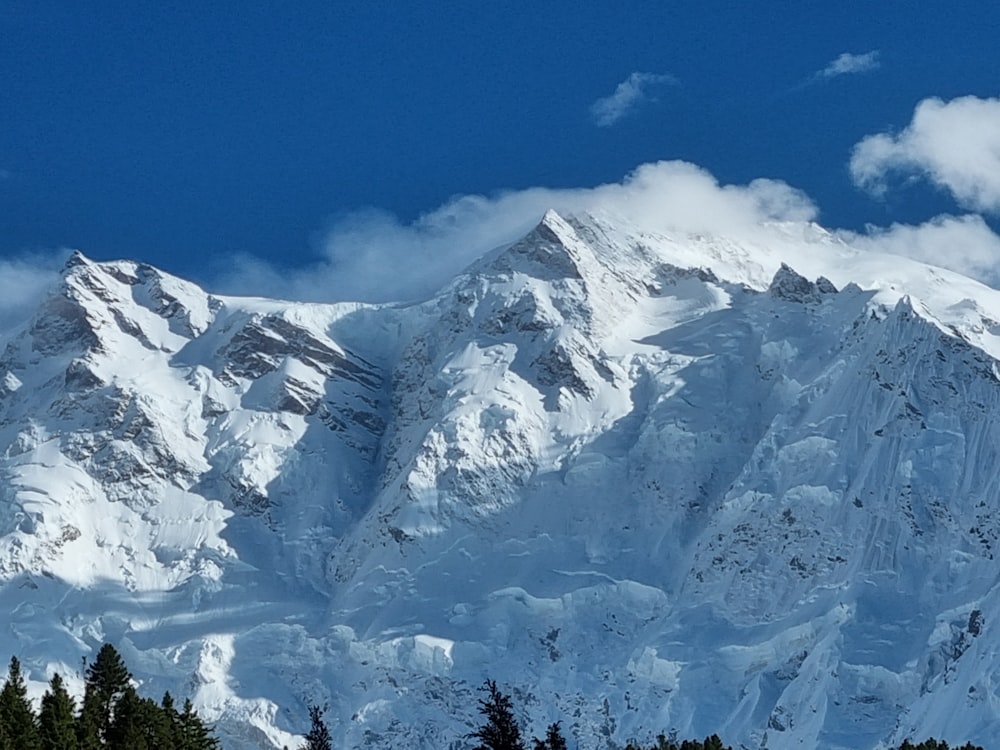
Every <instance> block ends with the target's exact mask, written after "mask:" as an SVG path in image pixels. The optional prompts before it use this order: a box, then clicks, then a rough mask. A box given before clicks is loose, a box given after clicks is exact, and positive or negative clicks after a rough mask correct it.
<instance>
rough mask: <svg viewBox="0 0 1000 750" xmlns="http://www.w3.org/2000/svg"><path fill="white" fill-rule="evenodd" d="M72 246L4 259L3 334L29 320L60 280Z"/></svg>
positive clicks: (0, 285) (0, 267)
mask: <svg viewBox="0 0 1000 750" xmlns="http://www.w3.org/2000/svg"><path fill="white" fill-rule="evenodd" d="M67 257H69V251H68V250H58V251H56V252H54V253H41V252H40V253H32V254H24V255H21V256H18V257H14V258H9V259H4V260H2V261H0V337H2V336H6V335H7V334H8V333H10V332H11V331H12V330H13V329H14V328H16V327H17V326H18V325H20V324H21V323H23V322H25V321H26V320H27V319H28V318H29V317H30V316H31V315H32V314H33V313H34V312H35V311H36V310H37V309H38V304H39V302H40V301H41V299H42V297H43V296H44V295H45V293H46V292H47V291H48V290H49V289H50V288H52V287H53V286H54V285H55V284H56V282H57V281H58V280H59V270H60V268H61V267H62V266H63V265H64V264H65V262H66V258H67Z"/></svg>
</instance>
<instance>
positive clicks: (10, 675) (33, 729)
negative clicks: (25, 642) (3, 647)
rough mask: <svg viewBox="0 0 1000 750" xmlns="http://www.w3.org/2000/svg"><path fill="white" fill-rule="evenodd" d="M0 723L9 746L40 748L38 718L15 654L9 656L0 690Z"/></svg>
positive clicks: (23, 749)
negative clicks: (29, 699) (32, 706)
mask: <svg viewBox="0 0 1000 750" xmlns="http://www.w3.org/2000/svg"><path fill="white" fill-rule="evenodd" d="M0 724H2V725H3V728H4V731H5V734H6V735H7V741H8V742H9V743H10V746H11V747H16V748H17V750H40V748H41V739H40V737H39V735H38V719H37V718H36V717H35V712H34V711H33V710H32V708H31V703H30V702H29V701H28V688H27V686H26V685H25V684H24V677H23V675H22V674H21V662H20V661H18V659H17V657H16V656H12V657H11V658H10V668H9V669H8V671H7V681H6V682H5V683H4V686H3V689H2V690H0Z"/></svg>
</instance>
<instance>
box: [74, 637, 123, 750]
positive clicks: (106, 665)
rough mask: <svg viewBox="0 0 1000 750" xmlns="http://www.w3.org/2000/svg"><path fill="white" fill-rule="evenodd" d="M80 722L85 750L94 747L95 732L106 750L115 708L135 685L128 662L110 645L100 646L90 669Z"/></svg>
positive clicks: (87, 674) (88, 669) (87, 673)
mask: <svg viewBox="0 0 1000 750" xmlns="http://www.w3.org/2000/svg"><path fill="white" fill-rule="evenodd" d="M85 677H86V682H85V687H84V693H83V709H82V712H81V719H82V720H84V722H85V723H86V725H87V726H86V727H84V731H85V733H86V735H87V736H86V737H84V738H82V739H84V740H85V743H84V744H83V748H84V750H90V748H92V747H93V739H94V738H93V737H92V736H91V735H92V734H93V728H94V727H96V729H97V737H96V739H97V740H98V741H99V743H100V745H99V746H107V745H108V740H109V737H110V736H111V726H112V723H113V722H114V712H115V706H116V705H117V704H118V701H119V700H121V698H122V696H123V695H125V692H126V690H128V689H129V687H130V683H131V682H132V675H131V674H130V673H129V671H128V668H127V667H126V666H125V662H124V661H123V660H122V657H121V656H120V655H119V653H118V651H116V650H115V647H114V646H112V645H111V644H110V643H105V644H104V645H103V646H101V650H100V651H98V652H97V656H96V658H95V659H94V661H93V663H91V664H90V666H88V667H87V671H86V675H85Z"/></svg>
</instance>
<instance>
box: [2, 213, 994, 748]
mask: <svg viewBox="0 0 1000 750" xmlns="http://www.w3.org/2000/svg"><path fill="white" fill-rule="evenodd" d="M998 321H1000V292H997V291H995V290H993V289H990V288H988V287H985V286H982V285H980V284H978V283H976V282H974V281H971V280H969V279H967V278H964V277H961V276H958V275H956V274H953V273H950V272H948V271H944V270H942V269H939V268H934V267H931V266H927V265H922V264H919V263H916V262H914V261H909V260H906V259H904V258H899V257H894V256H880V255H877V254H874V253H862V252H859V251H857V250H854V249H852V248H850V247H848V246H847V245H845V244H843V243H842V242H841V241H839V240H838V239H837V238H836V237H833V236H831V235H829V234H827V233H826V232H824V231H823V230H822V229H820V228H819V227H816V226H814V225H804V224H788V225H774V226H768V227H762V228H761V232H760V234H759V236H758V237H756V238H755V239H753V240H746V239H744V240H742V241H740V242H736V241H734V240H732V239H727V238H723V237H704V236H687V235H677V236H664V235H653V234H649V233H646V232H642V231H640V230H638V229H636V228H634V227H629V226H626V225H625V224H624V223H623V222H621V221H620V220H617V219H614V218H611V217H608V216H596V217H595V216H589V215H588V216H580V217H576V218H562V217H560V216H558V215H556V214H554V213H551V212H550V213H549V214H547V215H546V216H545V217H544V219H543V220H542V222H541V223H540V224H539V225H538V227H537V228H536V229H535V230H534V231H532V232H531V233H530V234H528V235H527V236H526V237H524V238H523V239H522V240H520V241H518V242H516V243H514V244H513V245H511V246H509V247H504V248H500V249H498V250H497V251H495V252H493V253H492V254H490V255H488V256H487V257H484V258H483V259H481V260H480V261H479V262H478V263H477V264H475V265H474V266H472V267H471V268H469V269H468V270H467V271H466V272H465V273H463V274H461V275H460V276H459V277H457V278H456V279H454V280H453V281H452V282H451V283H450V284H449V285H448V286H447V287H446V288H444V289H443V290H441V291H440V292H439V293H438V294H437V295H436V296H434V297H433V298H431V299H429V300H427V301H425V302H422V303H420V304H412V305H381V306H378V305H359V304H340V305H317V304H299V303H290V302H280V301H273V300H264V299H238V298H228V297H220V296H215V295H211V294H208V293H206V292H204V291H202V290H201V289H199V288H197V287H196V286H194V285H192V284H190V283H187V282H184V281H182V280H180V279H176V278H173V277H171V276H169V275H167V274H164V273H161V272H160V271H157V270H156V269H154V268H151V267H148V266H145V265H141V264H136V263H132V262H124V261H123V262H115V263H95V262H91V261H89V260H87V259H85V258H83V257H82V256H79V255H77V256H74V258H73V259H72V260H71V261H70V262H69V264H68V265H67V267H66V269H65V272H64V275H63V280H62V283H61V286H60V287H59V288H58V289H56V290H55V291H53V293H52V294H51V295H50V296H49V297H48V298H47V299H46V300H44V301H42V302H41V303H40V305H39V307H38V311H37V313H36V314H35V315H34V317H33V318H32V320H31V321H30V323H29V324H27V325H26V326H25V327H24V329H23V330H21V331H20V332H19V333H17V334H16V335H14V336H13V337H12V338H10V340H9V341H8V342H6V346H5V349H4V351H3V355H2V358H0V472H2V476H3V482H2V484H0V490H2V492H3V498H2V503H0V581H2V588H0V613H2V614H0V620H2V624H3V629H2V632H3V633H4V637H3V638H2V639H0V645H2V646H3V647H4V648H5V650H6V652H7V653H15V654H17V655H18V656H20V657H21V658H22V661H23V662H24V665H25V668H26V670H27V672H28V673H29V676H30V678H31V680H32V687H33V688H34V690H35V691H36V693H38V692H40V691H41V689H42V687H43V683H44V682H45V681H46V680H47V678H48V675H49V674H51V672H52V671H53V670H59V671H61V672H62V673H63V674H64V675H65V676H67V677H69V678H70V679H69V681H70V683H71V685H72V683H73V680H74V679H76V681H77V685H78V684H79V679H80V678H79V674H78V672H79V669H80V666H79V665H80V659H81V656H88V655H91V654H92V653H93V651H94V649H95V646H97V645H99V644H100V643H101V642H103V641H109V642H111V643H113V644H114V645H115V646H116V647H117V648H119V650H120V651H121V652H122V654H123V655H124V657H125V659H126V661H127V662H128V664H129V666H130V667H131V668H132V669H133V671H134V672H135V674H136V677H137V679H139V680H140V681H141V683H142V689H143V692H145V693H146V694H149V695H159V694H160V693H161V692H162V691H163V690H165V689H169V690H171V691H172V692H174V693H175V694H177V695H180V696H185V695H191V696H192V698H193V699H194V701H195V705H196V706H197V707H198V708H199V710H201V711H202V713H203V715H205V716H206V717H207V718H208V719H210V720H212V721H215V722H217V726H218V727H219V731H220V733H221V734H222V735H224V737H225V742H226V746H227V747H228V748H232V749H233V750H244V749H249V748H271V747H281V746H282V745H283V744H288V745H290V746H293V745H294V744H295V742H296V738H295V736H294V735H295V734H297V733H301V732H303V731H304V730H305V728H306V725H307V718H306V710H305V708H306V705H307V704H309V703H318V704H324V703H328V704H329V712H328V714H327V717H328V719H329V720H330V724H331V729H332V730H333V733H334V735H335V737H336V738H337V744H338V746H344V747H361V746H367V747H373V748H380V747H389V746H397V745H409V746H414V747H425V748H431V747H444V746H452V747H456V748H457V747H460V746H463V745H464V741H463V739H462V738H463V735H464V734H465V733H467V732H468V731H469V729H470V728H471V727H472V726H474V724H475V723H476V722H477V716H476V714H475V699H476V696H477V694H476V688H477V687H478V686H479V685H480V684H482V681H483V679H484V678H485V677H492V678H493V679H496V680H497V681H498V682H499V683H500V684H501V686H503V687H504V688H505V689H507V690H509V691H510V692H512V693H513V695H514V698H515V702H516V704H517V705H518V707H519V709H520V710H522V711H523V717H522V718H523V720H524V723H525V725H526V728H527V729H528V731H529V732H531V731H534V732H536V733H538V732H541V731H542V729H543V728H544V725H545V724H546V723H548V722H550V721H553V720H556V719H562V720H563V722H564V724H563V726H564V728H565V730H566V732H567V734H569V735H571V736H573V737H575V738H576V739H575V741H576V742H578V743H579V746H580V747H584V748H592V747H614V746H616V745H622V744H624V743H625V741H627V740H628V739H631V738H636V739H640V740H648V739H650V738H651V737H652V736H654V735H655V734H656V733H658V732H661V731H667V732H670V731H676V732H677V734H678V736H680V737H689V736H704V735H706V734H709V733H712V732H718V733H719V734H720V735H722V736H723V738H724V739H725V740H726V741H727V742H730V743H733V744H734V745H737V744H742V745H743V746H744V747H747V748H771V749H773V750H784V749H786V748H799V747H818V748H831V749H833V748H874V747H878V746H880V743H889V742H898V741H900V740H902V739H903V738H904V737H908V736H910V737H916V738H923V737H924V736H927V735H935V736H938V737H943V738H946V739H948V740H949V741H954V742H957V741H962V742H964V741H966V740H972V741H976V742H980V743H987V742H988V741H991V740H992V739H993V738H994V737H995V736H997V734H998V733H1000V653H998V649H1000V646H998V645H997V644H998V643H1000V641H998V638H997V637H996V634H995V628H997V627H1000V589H998V586H997V580H998V571H1000V568H998V562H997V560H995V559H994V556H997V555H1000V515H998V512H997V511H998V509H1000V481H998V479H997V476H998V475H997V472H996V467H997V465H998V459H1000V455H998V454H1000V429H998V428H997V425H1000V386H998V379H1000V374H998V366H997V362H998V360H1000V322H998ZM571 742H572V741H571Z"/></svg>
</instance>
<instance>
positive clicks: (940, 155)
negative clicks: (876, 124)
mask: <svg viewBox="0 0 1000 750" xmlns="http://www.w3.org/2000/svg"><path fill="white" fill-rule="evenodd" d="M850 168H851V176H852V177H853V179H854V183H855V184H856V185H857V186H858V187H861V188H864V189H865V190H868V191H869V192H871V193H872V194H874V195H881V194H883V193H884V192H885V191H886V189H887V187H888V180H889V177H890V176H892V175H893V174H902V175H911V176H912V175H917V176H921V177H924V178H926V179H929V180H930V181H931V182H932V183H934V184H935V185H937V186H938V187H941V188H944V189H945V190H947V191H948V192H949V193H951V195H952V197H954V199H955V201H956V202H957V203H958V204H959V205H960V206H962V207H963V208H967V209H973V210H976V211H986V212H989V213H993V214H1000V99H980V98H978V97H975V96H963V97H959V98H958V99H952V100H951V101H948V102H945V101H942V100H941V99H937V98H931V99H924V100H923V101H922V102H920V103H919V104H917V107H916V109H915V110H914V112H913V119H912V120H911V121H910V124H909V125H907V126H906V127H905V128H904V129H903V130H902V132H900V133H899V134H897V135H893V134H890V133H878V134H876V135H870V136H867V137H866V138H864V139H862V140H861V141H860V142H859V143H858V144H857V145H855V147H854V150H853V152H852V154H851V163H850Z"/></svg>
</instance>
